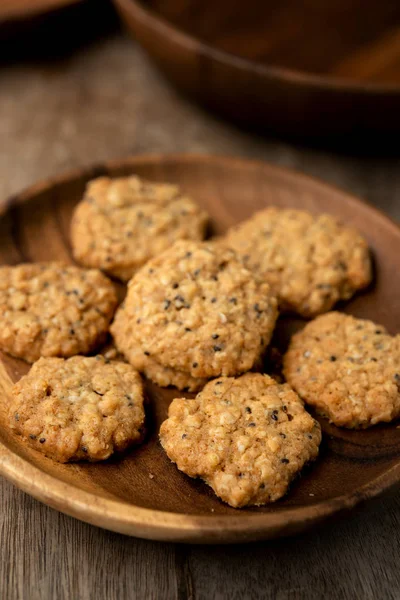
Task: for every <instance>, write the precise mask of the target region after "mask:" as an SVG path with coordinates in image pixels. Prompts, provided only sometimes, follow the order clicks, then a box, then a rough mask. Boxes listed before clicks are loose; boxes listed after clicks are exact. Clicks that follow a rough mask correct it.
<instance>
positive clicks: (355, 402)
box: [284, 312, 400, 429]
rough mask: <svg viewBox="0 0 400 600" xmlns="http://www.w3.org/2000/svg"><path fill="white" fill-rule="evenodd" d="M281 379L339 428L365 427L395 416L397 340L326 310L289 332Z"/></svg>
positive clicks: (399, 407) (399, 403) (399, 391)
mask: <svg viewBox="0 0 400 600" xmlns="http://www.w3.org/2000/svg"><path fill="white" fill-rule="evenodd" d="M284 373H285V376H286V379H287V381H288V382H289V383H290V385H291V386H292V387H293V388H294V389H295V390H296V392H297V393H298V394H299V395H300V396H301V397H302V398H303V400H304V401H305V402H307V403H308V404H310V405H311V406H314V407H315V409H316V411H317V412H318V413H319V414H320V415H322V416H324V417H327V418H328V419H329V420H330V421H331V423H334V424H335V425H338V426H340V427H348V428H351V429H352V428H366V427H370V426H371V425H375V424H376V423H379V422H381V421H385V422H389V421H392V420H393V419H395V418H397V417H398V416H400V336H399V335H397V336H395V337H392V336H391V335H389V334H388V333H387V331H386V330H385V328H384V327H382V326H381V325H376V324H375V323H373V322H372V321H367V320H364V319H356V318H354V317H352V316H350V315H345V314H343V313H339V312H331V313H328V314H326V315H322V316H320V317H318V318H317V319H315V320H314V321H311V323H308V324H307V325H306V327H305V328H304V329H303V330H302V331H300V332H298V333H297V334H295V335H294V336H293V338H292V340H291V343H290V346H289V350H288V352H287V353H286V355H285V357H284Z"/></svg>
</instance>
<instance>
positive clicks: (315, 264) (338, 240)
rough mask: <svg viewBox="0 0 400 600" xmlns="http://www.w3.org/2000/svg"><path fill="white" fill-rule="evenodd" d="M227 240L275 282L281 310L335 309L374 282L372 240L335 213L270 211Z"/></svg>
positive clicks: (311, 311) (308, 312) (241, 226)
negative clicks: (339, 218) (369, 240)
mask: <svg viewBox="0 0 400 600" xmlns="http://www.w3.org/2000/svg"><path fill="white" fill-rule="evenodd" d="M225 242H226V243H227V244H228V245H229V246H230V247H231V248H233V249H234V250H235V251H236V252H237V253H238V254H239V256H240V257H241V259H242V261H243V264H244V265H245V266H246V267H247V268H249V269H251V270H253V271H254V272H256V273H257V274H258V275H259V276H261V277H263V278H264V279H265V281H267V282H268V283H269V284H270V286H271V289H272V291H273V293H275V294H276V295H277V297H278V300H279V304H280V309H281V310H282V311H285V312H294V313H297V314H299V315H302V316H303V317H312V316H315V315H317V314H320V313H323V312H326V311H328V310H330V309H331V308H332V307H333V306H334V304H336V302H338V301H339V300H347V299H348V298H350V297H351V296H352V295H353V294H354V293H355V292H356V291H357V290H360V289H362V288H365V287H366V286H367V285H368V284H369V282H370V281H371V277H372V273H371V261H370V255H369V250H368V246H367V242H366V241H365V240H364V239H363V238H362V237H361V235H360V234H359V233H358V232H357V231H356V230H354V229H351V228H349V227H345V226H344V225H343V224H341V223H340V221H339V220H338V219H336V218H335V217H333V216H330V215H325V214H321V215H319V216H313V215H311V214H310V213H308V212H305V211H300V210H282V209H278V208H274V207H270V208H267V209H265V210H263V211H261V212H258V213H256V214H255V215H253V216H252V217H251V218H250V219H249V220H248V221H245V222H244V223H241V224H239V226H238V227H236V228H234V229H232V230H231V231H230V232H228V234H227V237H226V240H225Z"/></svg>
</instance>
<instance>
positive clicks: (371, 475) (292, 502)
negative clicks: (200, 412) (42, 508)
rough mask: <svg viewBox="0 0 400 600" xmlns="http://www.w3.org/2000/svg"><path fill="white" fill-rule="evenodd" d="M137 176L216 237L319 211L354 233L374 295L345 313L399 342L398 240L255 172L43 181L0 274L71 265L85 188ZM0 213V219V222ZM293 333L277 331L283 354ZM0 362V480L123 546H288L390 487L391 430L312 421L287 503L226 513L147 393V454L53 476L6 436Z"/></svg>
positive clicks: (198, 160)
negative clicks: (73, 230)
mask: <svg viewBox="0 0 400 600" xmlns="http://www.w3.org/2000/svg"><path fill="white" fill-rule="evenodd" d="M129 173H138V174H139V175H142V176H144V177H147V178H150V179H154V180H160V181H163V180H165V181H172V182H174V181H175V182H179V183H180V184H181V185H182V186H183V188H184V189H186V190H187V191H188V192H189V193H191V194H193V196H194V197H195V198H196V199H197V200H198V202H199V203H200V204H201V205H203V206H204V208H206V210H208V211H209V212H210V214H211V216H212V219H213V226H214V230H215V232H217V233H222V232H223V231H224V230H225V229H226V228H227V227H229V226H230V225H232V224H234V223H236V222H238V221H239V220H241V219H243V218H246V217H248V216H249V215H251V214H252V213H253V212H254V211H255V210H257V209H260V208H262V207H264V206H267V205H270V204H274V205H277V206H281V207H289V206H290V207H295V208H304V209H307V210H310V211H312V212H319V211H327V212H331V213H333V214H336V215H340V216H341V217H342V218H343V219H344V220H345V221H346V222H347V223H349V224H351V225H355V226H357V227H358V228H359V229H360V231H362V233H363V234H365V236H366V237H367V238H368V240H369V242H370V244H371V246H372V248H373V250H374V252H375V257H376V263H377V279H376V285H375V287H374V288H373V289H370V290H369V291H368V292H367V293H365V294H363V295H359V296H357V297H356V298H354V299H353V300H352V301H351V302H350V303H348V304H347V305H346V306H345V310H346V311H349V312H351V313H353V314H355V315H357V316H361V317H371V318H373V319H375V320H376V321H377V322H378V323H383V324H384V325H386V326H387V327H388V329H389V330H390V331H391V332H396V331H400V312H399V310H398V294H399V290H400V273H399V269H398V256H399V255H400V229H399V228H398V226H397V225H395V224H394V223H392V222H391V221H390V220H389V219H388V218H387V217H385V216H384V215H383V214H381V213H379V212H378V211H376V210H375V209H374V208H372V207H370V206H367V205H366V204H363V203H362V202H360V201H359V200H357V199H355V198H353V197H351V196H349V195H348V194H346V193H344V192H341V191H339V190H336V189H333V188H331V187H329V186H327V185H325V184H323V183H320V182H318V181H316V180H313V179H310V178H307V177H304V176H302V175H299V174H296V173H292V172H290V171H285V170H283V169H279V168H277V167H273V166H270V165H268V164H265V163H260V162H247V161H243V160H239V159H226V158H213V157H189V156H164V157H162V156H160V157H143V158H131V159H126V160H121V161H116V162H112V163H107V164H104V165H101V166H99V167H95V168H91V169H85V170H80V171H75V172H73V173H69V174H67V175H64V176H62V177H57V178H55V179H50V180H48V181H46V182H43V183H40V184H38V185H36V186H33V187H31V188H30V189H28V190H27V191H25V192H23V193H22V194H19V195H18V196H15V197H13V198H10V199H9V201H8V203H7V206H6V207H4V209H3V214H2V216H0V264H2V263H3V264H15V263H18V262H21V261H37V260H49V259H60V260H64V261H69V262H70V261H71V260H72V259H71V252H70V245H69V224H70V217H71V213H72V210H73V207H74V205H75V204H76V203H77V202H78V201H79V199H80V198H81V196H82V193H83V190H84V187H85V183H86V182H87V181H88V180H89V179H91V178H93V177H96V176H98V175H101V174H110V175H111V176H114V175H122V174H129ZM0 212H1V210H0ZM299 325H301V322H299V321H294V320H291V319H284V320H281V321H280V322H279V325H278V328H277V335H276V342H277V343H278V344H279V345H280V346H281V347H282V349H283V348H284V346H285V344H286V343H287V340H288V336H289V334H290V332H291V331H292V330H293V328H295V327H298V326H299ZM28 368H29V367H28V365H27V364H25V363H24V362H22V361H20V360H17V359H13V358H11V357H9V356H6V355H5V354H0V394H1V399H2V400H1V403H0V473H1V474H2V475H4V476H5V477H7V478H8V479H10V480H11V481H13V482H14V483H15V484H16V485H17V486H19V487H20V488H21V489H23V490H25V491H26V492H27V493H29V494H31V495H33V496H35V497H36V498H38V499H39V500H41V501H42V502H45V503H46V504H49V505H50V506H52V507H54V508H57V509H58V510H61V511H63V512H65V513H67V514H69V515H72V516H74V517H77V518H78V519H82V520H84V521H87V522H89V523H93V524H95V525H99V526H101V527H105V528H108V529H112V530H115V531H120V532H122V533H126V534H129V535H135V536H141V537H147V538H152V539H160V540H179V541H190V542H199V543H200V542H203V543H206V542H210V543H217V542H239V541H248V540H256V539H265V538H272V537H276V536H282V535H288V534H292V533H295V532H298V531H301V530H304V529H306V528H307V527H310V526H311V525H315V524H317V523H320V522H321V521H322V520H324V519H325V518H327V517H329V516H332V515H335V514H338V513H344V512H345V511H347V510H348V509H350V508H352V507H354V506H355V505H357V504H359V503H360V502H363V501H365V500H367V499H370V498H372V497H374V496H377V495H379V494H380V493H382V492H383V491H385V490H387V489H389V488H391V487H393V486H395V485H396V484H398V482H399V481H400V429H398V428H397V427H396V423H394V424H391V425H384V426H377V427H374V428H371V429H369V430H367V431H360V432H357V431H346V430H341V429H337V428H335V427H333V426H329V425H328V424H327V423H326V422H325V421H323V420H322V421H321V424H322V427H323V431H324V442H323V445H322V448H321V453H320V456H319V458H318V460H317V461H316V463H315V464H314V465H312V467H310V468H309V469H307V470H306V471H305V472H304V473H303V475H302V476H301V477H300V478H299V480H298V481H296V482H294V484H293V485H292V487H291V490H290V492H289V494H288V495H287V496H285V498H283V499H282V500H280V501H279V502H276V503H275V504H272V505H270V506H267V507H261V508H251V509H242V510H235V509H233V508H231V507H229V506H228V505H226V504H224V503H223V502H221V501H220V500H218V498H217V497H216V496H215V495H214V494H213V492H212V491H211V490H210V488H209V487H208V486H206V485H205V484H204V483H202V482H201V481H199V480H193V479H190V478H189V477H186V476H185V475H184V474H182V473H180V472H179V471H178V470H177V469H176V467H175V465H173V464H172V463H171V462H170V461H169V460H168V458H167V456H166V455H165V453H164V452H163V450H162V448H161V446H160V444H159V442H158V429H159V426H160V423H161V422H162V421H163V420H164V419H165V417H166V414H167V408H168V405H169V403H170V401H171V400H172V399H173V398H174V397H175V396H176V395H177V394H179V395H180V394H181V393H180V392H177V391H176V390H173V389H160V388H158V387H156V386H154V385H150V384H147V393H148V396H149V399H150V401H151V402H150V406H151V410H150V413H149V421H148V423H149V435H148V437H147V439H146V440H145V443H144V444H143V445H142V446H140V447H139V448H137V449H133V450H132V451H130V452H128V453H126V454H125V455H124V456H122V457H120V458H113V459H111V460H108V461H106V462H105V463H103V464H85V463H77V464H70V465H68V464H67V465H62V464H59V463H55V462H53V461H51V460H50V459H48V458H46V457H45V456H43V455H42V454H40V453H38V452H36V451H35V450H32V449H30V448H28V447H26V446H25V445H24V444H23V443H22V442H21V440H20V438H17V437H15V436H14V435H12V434H11V432H10V429H9V427H8V425H7V419H6V410H7V405H8V398H9V395H10V387H11V384H12V382H13V381H16V380H18V379H19V377H21V376H22V375H23V374H24V373H26V372H27V370H28Z"/></svg>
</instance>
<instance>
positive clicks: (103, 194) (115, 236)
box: [71, 176, 207, 281]
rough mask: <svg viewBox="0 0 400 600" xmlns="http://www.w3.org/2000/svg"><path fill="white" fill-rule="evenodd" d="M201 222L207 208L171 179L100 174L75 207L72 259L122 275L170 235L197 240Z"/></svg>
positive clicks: (157, 250)
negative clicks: (154, 180)
mask: <svg viewBox="0 0 400 600" xmlns="http://www.w3.org/2000/svg"><path fill="white" fill-rule="evenodd" d="M206 225H207V214H206V213H205V212H204V211H203V210H202V209H201V208H200V207H199V206H198V205H197V204H196V203H195V202H194V201H193V200H192V199H191V198H190V197H189V196H187V195H185V194H184V193H183V192H182V191H181V190H180V188H179V187H178V186H176V185H171V184H164V183H152V182H150V181H146V180H144V179H140V178H139V177H137V176H131V177H120V178H117V179H109V178H108V177H100V178H99V179H95V180H93V181H91V182H89V184H88V186H87V189H86V193H85V196H84V198H83V200H82V201H81V202H80V203H79V204H78V206H77V207H76V209H75V212H74V216H73V219H72V224H71V241H72V247H73V252H74V256H75V258H76V260H77V261H79V262H80V263H82V264H83V265H85V266H87V267H97V268H99V269H102V270H103V271H106V272H107V273H109V274H110V275H112V276H114V277H117V278H118V279H122V280H123V281H127V280H128V279H130V278H131V277H132V275H133V274H134V273H135V272H136V271H137V270H138V269H139V268H140V267H141V266H142V265H144V264H145V263H146V262H147V261H148V260H149V259H150V258H152V257H153V256H156V255H157V254H159V253H160V252H162V251H163V250H165V249H166V248H169V247H170V246H171V245H172V244H173V243H174V242H175V241H176V240H179V239H193V240H202V239H203V238H204V235H205V229H206Z"/></svg>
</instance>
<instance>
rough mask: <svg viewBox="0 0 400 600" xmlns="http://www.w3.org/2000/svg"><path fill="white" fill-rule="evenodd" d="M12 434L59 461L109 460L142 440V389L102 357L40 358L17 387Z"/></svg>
mask: <svg viewBox="0 0 400 600" xmlns="http://www.w3.org/2000/svg"><path fill="white" fill-rule="evenodd" d="M9 410H10V422H11V427H12V429H13V430H14V431H15V432H16V433H17V434H19V435H21V436H23V438H24V440H26V441H27V442H28V443H29V444H30V445H31V446H32V447H33V448H35V449H36V450H39V451H40V452H43V453H44V454H46V455H47V456H49V457H51V458H53V459H54V460H57V461H59V462H68V461H75V460H82V459H84V460H90V461H98V460H105V459H106V458H108V457H109V456H111V454H112V453H113V452H115V451H117V452H121V451H123V450H125V449H126V448H127V447H128V446H130V445H131V444H134V443H138V442H140V441H141V440H142V437H143V431H144V428H143V424H144V409H143V386H142V381H141V378H140V375H139V373H138V372H137V371H136V370H135V369H134V368H133V367H131V366H130V365H128V364H126V363H123V362H118V361H108V360H106V359H105V358H104V357H103V356H96V357H84V356H74V357H72V358H69V359H67V360H65V359H63V358H41V359H40V360H38V362H36V363H35V364H34V365H33V366H32V368H31V370H30V371H29V373H28V375H26V376H25V377H23V378H22V379H21V380H20V381H19V382H18V383H16V384H15V385H14V387H13V391H12V404H11V407H10V409H9Z"/></svg>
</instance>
